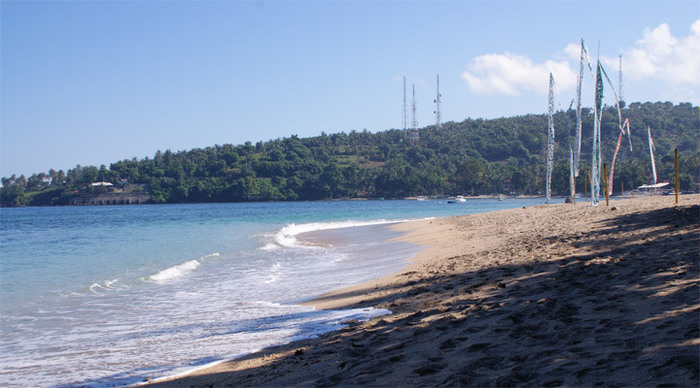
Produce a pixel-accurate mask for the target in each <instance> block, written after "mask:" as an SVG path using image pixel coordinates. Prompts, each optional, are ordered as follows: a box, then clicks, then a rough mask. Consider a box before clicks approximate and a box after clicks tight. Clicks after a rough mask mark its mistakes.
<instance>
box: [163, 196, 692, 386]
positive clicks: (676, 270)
mask: <svg viewBox="0 0 700 388" xmlns="http://www.w3.org/2000/svg"><path fill="white" fill-rule="evenodd" d="M679 199H680V204H679V205H678V206H675V205H674V202H673V199H672V198H669V197H651V198H634V199H621V200H616V201H615V202H613V203H612V204H611V206H610V207H609V208H606V207H605V206H602V205H600V206H598V207H595V208H594V207H591V206H590V205H589V204H587V203H581V202H579V203H577V204H575V205H571V204H558V205H539V206H532V207H528V208H522V209H511V210H503V211H499V212H494V213H479V214H472V215H466V216H457V217H448V218H438V219H432V220H421V221H412V222H408V223H401V224H395V225H393V226H392V229H394V230H399V231H402V232H404V233H405V234H404V235H402V236H401V237H398V238H397V239H396V240H398V241H406V242H410V243H413V244H417V245H420V246H423V247H425V248H424V249H422V250H420V251H419V253H418V254H416V255H415V256H414V257H413V259H412V264H409V265H408V267H406V268H404V269H403V270H401V271H400V272H398V273H396V274H393V275H390V276H386V277H383V278H380V279H377V280H374V281H370V282H366V283H363V284H360V285H358V286H354V287H350V288H345V289H342V290H338V291H334V292H331V293H328V294H325V295H322V296H320V297H318V298H315V299H312V300H310V301H308V302H305V303H303V304H305V305H312V306H314V307H316V308H318V309H337V308H343V309H345V308H363V307H375V308H385V309H388V310H390V311H392V314H390V315H384V316H380V317H377V318H374V319H372V320H370V321H368V322H349V326H348V327H347V328H345V329H342V330H339V331H335V332H331V333H327V334H323V335H321V336H320V337H318V338H316V339H311V340H303V341H297V342H292V343H289V344H287V345H282V346H278V347H274V348H268V349H264V350H262V351H260V352H256V353H252V354H250V355H247V356H244V357H242V358H237V359H235V360H229V361H225V362H222V363H220V364H218V365H216V366H213V367H210V368H205V369H201V370H199V371H196V372H194V373H191V374H189V375H186V376H181V377H179V378H176V379H172V380H168V381H163V382H154V383H153V384H152V385H158V386H178V387H179V386H210V385H213V386H225V385H228V384H234V385H242V386H251V385H254V386H280V385H281V386H288V385H295V386H299V385H301V386H308V385H319V384H320V385H368V384H369V385H396V384H399V385H430V386H434V385H521V384H526V385H545V386H549V385H596V384H603V385H611V384H613V385H615V384H622V385H660V384H671V385H678V386H697V384H698V369H699V368H698V361H697V360H698V357H699V355H700V352H699V347H700V335H699V334H698V332H699V331H700V328H699V327H698V326H700V325H699V324H698V322H700V303H699V301H698V283H699V281H700V277H699V276H698V259H699V257H700V256H699V253H698V247H699V245H700V244H699V242H700V239H699V235H700V232H699V226H698V220H697V219H698V213H699V212H700V211H699V210H698V209H700V196H698V195H691V196H681V197H679Z"/></svg>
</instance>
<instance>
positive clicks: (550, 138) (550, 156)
mask: <svg viewBox="0 0 700 388" xmlns="http://www.w3.org/2000/svg"><path fill="white" fill-rule="evenodd" d="M553 115H554V76H553V75H552V73H549V115H548V117H547V124H548V125H547V200H546V203H549V199H550V198H551V196H552V168H553V165H554V117H553Z"/></svg>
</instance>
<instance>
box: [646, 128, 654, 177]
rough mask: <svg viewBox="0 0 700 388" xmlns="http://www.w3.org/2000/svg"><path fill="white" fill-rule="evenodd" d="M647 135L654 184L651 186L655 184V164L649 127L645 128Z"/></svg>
mask: <svg viewBox="0 0 700 388" xmlns="http://www.w3.org/2000/svg"><path fill="white" fill-rule="evenodd" d="M647 133H648V134H649V155H650V156H651V172H652V174H653V177H654V182H653V183H652V184H654V185H655V184H656V163H655V162H654V150H655V149H656V147H654V141H653V140H651V127H650V126H647Z"/></svg>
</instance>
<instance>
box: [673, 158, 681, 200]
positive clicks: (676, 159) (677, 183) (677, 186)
mask: <svg viewBox="0 0 700 388" xmlns="http://www.w3.org/2000/svg"><path fill="white" fill-rule="evenodd" d="M674 154H675V162H676V205H678V191H680V187H681V186H680V182H678V148H676V150H675V151H674Z"/></svg>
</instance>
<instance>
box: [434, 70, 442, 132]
mask: <svg viewBox="0 0 700 388" xmlns="http://www.w3.org/2000/svg"><path fill="white" fill-rule="evenodd" d="M440 97H442V95H441V94H440V74H438V75H437V94H436V96H435V100H433V102H434V103H435V112H433V113H435V121H436V126H437V128H438V129H440V126H441V122H442V121H441V119H440Z"/></svg>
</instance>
